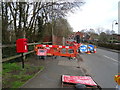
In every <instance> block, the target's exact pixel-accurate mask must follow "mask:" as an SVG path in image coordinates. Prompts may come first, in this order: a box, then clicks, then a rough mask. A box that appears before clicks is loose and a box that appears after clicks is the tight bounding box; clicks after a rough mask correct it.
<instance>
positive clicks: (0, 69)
mask: <svg viewBox="0 0 120 90" xmlns="http://www.w3.org/2000/svg"><path fill="white" fill-rule="evenodd" d="M0 8H2V7H1V3H0ZM1 89H2V10H1V9H0V90H1Z"/></svg>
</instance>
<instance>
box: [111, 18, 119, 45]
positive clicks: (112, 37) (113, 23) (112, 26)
mask: <svg viewBox="0 0 120 90" xmlns="http://www.w3.org/2000/svg"><path fill="white" fill-rule="evenodd" d="M114 22H115V23H114ZM114 24H115V25H117V24H118V23H117V21H116V20H113V21H112V31H114V30H113V26H114ZM112 43H113V33H112Z"/></svg>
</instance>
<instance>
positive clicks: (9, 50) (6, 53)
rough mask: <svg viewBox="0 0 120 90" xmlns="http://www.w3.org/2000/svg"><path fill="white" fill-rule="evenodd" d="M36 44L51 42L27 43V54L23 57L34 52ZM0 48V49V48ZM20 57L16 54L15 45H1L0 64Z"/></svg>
mask: <svg viewBox="0 0 120 90" xmlns="http://www.w3.org/2000/svg"><path fill="white" fill-rule="evenodd" d="M37 44H51V42H43V43H28V46H29V47H28V52H27V53H24V54H23V55H24V56H26V55H28V54H31V53H33V52H34V46H35V45H37ZM0 48H1V47H0ZM19 57H21V54H18V53H16V45H15V44H13V45H2V62H5V61H9V60H12V59H16V58H19Z"/></svg>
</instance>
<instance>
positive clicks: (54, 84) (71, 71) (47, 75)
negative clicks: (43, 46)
mask: <svg viewBox="0 0 120 90" xmlns="http://www.w3.org/2000/svg"><path fill="white" fill-rule="evenodd" d="M35 61H36V62H38V63H40V65H44V66H45V68H44V70H43V71H42V72H41V71H40V72H38V73H37V74H36V75H35V76H34V77H33V78H32V79H30V80H28V81H27V82H26V83H25V84H24V85H23V86H22V87H21V88H61V87H62V86H61V75H77V76H78V75H79V76H80V75H84V72H83V71H82V69H81V68H79V67H80V63H81V62H80V61H79V60H78V59H70V60H69V59H68V58H66V57H57V59H52V57H47V58H46V60H42V59H41V60H35Z"/></svg>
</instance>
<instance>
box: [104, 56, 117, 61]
mask: <svg viewBox="0 0 120 90" xmlns="http://www.w3.org/2000/svg"><path fill="white" fill-rule="evenodd" d="M103 56H104V57H106V58H108V59H111V60H113V61H115V62H118V60H116V59H113V58H111V57H108V56H106V55H103Z"/></svg>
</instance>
